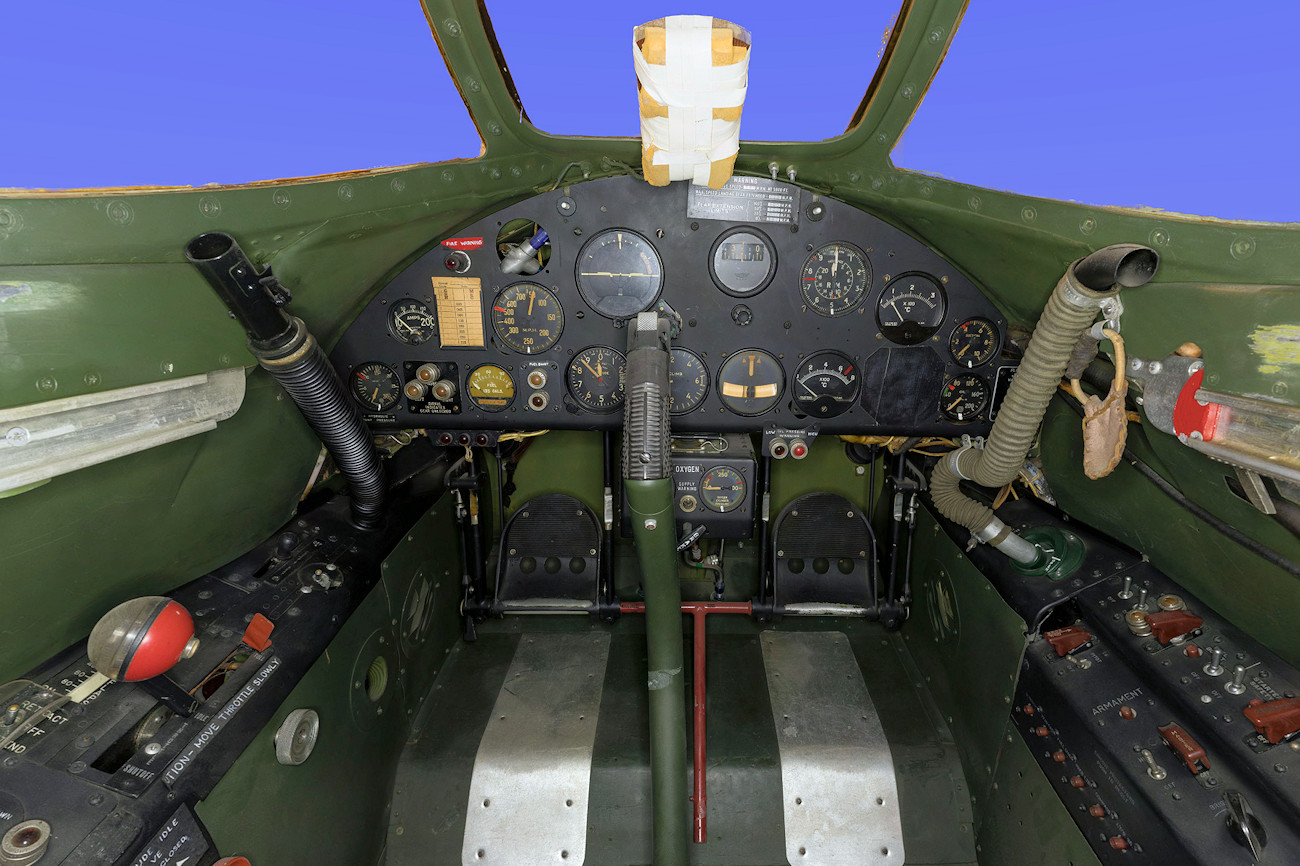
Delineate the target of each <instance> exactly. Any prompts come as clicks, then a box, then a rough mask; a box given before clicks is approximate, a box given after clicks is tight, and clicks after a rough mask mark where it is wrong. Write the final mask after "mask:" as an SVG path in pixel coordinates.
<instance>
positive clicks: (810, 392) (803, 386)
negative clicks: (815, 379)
mask: <svg viewBox="0 0 1300 866" xmlns="http://www.w3.org/2000/svg"><path fill="white" fill-rule="evenodd" d="M799 387H801V388H803V389H804V390H805V391H807V392H808V393H809V394H812V395H813V396H814V397H816V396H817V392H816V391H814V390H813V389H812V388H809V387H808V385H807V383H805V382H800V383H799Z"/></svg>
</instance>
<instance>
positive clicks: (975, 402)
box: [939, 374, 989, 422]
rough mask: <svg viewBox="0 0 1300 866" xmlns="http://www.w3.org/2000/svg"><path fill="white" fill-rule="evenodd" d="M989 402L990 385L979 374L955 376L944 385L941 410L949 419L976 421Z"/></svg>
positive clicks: (940, 400)
mask: <svg viewBox="0 0 1300 866" xmlns="http://www.w3.org/2000/svg"><path fill="white" fill-rule="evenodd" d="M988 402H989V385H988V383H987V382H985V381H984V380H983V379H981V378H980V377H979V376H972V375H970V374H967V375H964V376H954V377H953V378H951V379H949V380H948V384H947V385H944V386H943V392H942V393H941V394H940V396H939V411H940V412H942V413H943V415H944V417H945V418H947V419H948V420H949V421H959V422H964V421H974V420H975V418H976V417H977V416H978V415H979V414H980V413H981V412H983V411H984V407H985V406H987V405H988Z"/></svg>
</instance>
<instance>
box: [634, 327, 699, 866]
mask: <svg viewBox="0 0 1300 866" xmlns="http://www.w3.org/2000/svg"><path fill="white" fill-rule="evenodd" d="M629 326H630V327H629V329H628V338H627V376H626V383H627V384H626V386H625V389H624V390H625V393H626V398H625V403H624V409H623V413H624V414H623V486H624V489H625V490H626V491H627V502H628V509H629V511H630V512H631V517H632V536H633V538H634V539H635V540H636V555H637V561H638V562H639V563H640V565H641V583H642V586H644V588H645V619H646V649H647V652H648V655H649V677H648V686H649V689H650V783H651V790H652V791H653V798H654V799H653V806H654V851H655V859H654V862H655V864H656V866H678V864H683V863H686V862H688V860H689V855H688V853H687V847H688V844H687V843H688V839H689V837H688V832H689V824H690V822H689V811H690V801H689V799H688V796H687V793H686V726H685V719H686V681H685V678H684V676H683V673H682V670H683V658H682V656H683V653H682V588H681V584H680V583H679V582H678V578H677V535H676V527H675V521H674V520H673V487H672V484H673V480H672V472H673V468H672V461H671V453H670V443H669V435H670V434H669V425H668V361H669V354H668V346H669V329H670V324H669V321H668V319H666V318H662V317H660V316H659V315H658V314H656V313H653V312H650V313H641V314H640V315H638V316H637V317H636V320H635V321H634V322H630V323H629Z"/></svg>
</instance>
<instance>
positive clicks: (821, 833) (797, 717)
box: [762, 631, 904, 866]
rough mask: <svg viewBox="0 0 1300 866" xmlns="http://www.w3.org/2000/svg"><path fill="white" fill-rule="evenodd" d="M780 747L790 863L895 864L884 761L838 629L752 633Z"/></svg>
mask: <svg viewBox="0 0 1300 866" xmlns="http://www.w3.org/2000/svg"><path fill="white" fill-rule="evenodd" d="M762 645H763V666H764V668H765V669H766V671H767V688H768V694H769V695H770V697H771V701H772V719H773V721H774V722H775V725H776V740H777V746H778V747H779V749H780V753H781V788H782V793H781V796H782V805H783V810H784V813H785V854H786V859H787V860H788V861H789V862H790V863H791V864H795V866H866V864H873V866H902V863H903V859H904V857H903V826H902V815H901V812H900V809H899V804H898V786H897V781H896V779H895V777H894V762H893V759H892V757H891V756H890V753H889V743H888V742H887V741H886V740H885V732H884V729H883V728H882V727H881V725H880V719H879V717H878V716H877V715H876V710H875V707H874V706H872V703H871V696H870V695H869V694H868V693H867V686H866V683H865V682H863V679H862V671H861V670H860V669H859V668H858V663H857V660H856V659H855V658H854V657H853V651H852V649H851V648H850V646H849V640H848V638H847V637H846V636H845V635H843V634H841V633H839V632H771V631H769V632H766V633H764V634H763V636H762Z"/></svg>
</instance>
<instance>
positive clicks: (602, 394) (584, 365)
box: [566, 346, 627, 412]
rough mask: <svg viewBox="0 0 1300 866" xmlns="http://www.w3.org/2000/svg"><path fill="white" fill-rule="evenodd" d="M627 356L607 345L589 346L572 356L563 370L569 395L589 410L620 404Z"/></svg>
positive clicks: (609, 407)
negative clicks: (567, 366) (566, 369)
mask: <svg viewBox="0 0 1300 866" xmlns="http://www.w3.org/2000/svg"><path fill="white" fill-rule="evenodd" d="M626 361H627V359H626V358H624V357H623V353H622V352H617V351H615V350H614V349H611V348H609V347H607V346H592V347H591V348H589V349H583V350H582V351H581V352H579V353H578V354H576V355H574V356H573V360H572V361H570V362H569V369H568V371H567V373H566V378H567V379H568V385H569V396H571V397H573V400H574V402H576V403H577V404H578V405H579V406H581V407H582V408H584V409H587V410H588V411H591V412H613V411H614V410H615V409H617V408H618V407H619V406H622V405H623V376H624V373H625V370H624V365H625V364H626Z"/></svg>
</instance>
